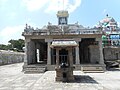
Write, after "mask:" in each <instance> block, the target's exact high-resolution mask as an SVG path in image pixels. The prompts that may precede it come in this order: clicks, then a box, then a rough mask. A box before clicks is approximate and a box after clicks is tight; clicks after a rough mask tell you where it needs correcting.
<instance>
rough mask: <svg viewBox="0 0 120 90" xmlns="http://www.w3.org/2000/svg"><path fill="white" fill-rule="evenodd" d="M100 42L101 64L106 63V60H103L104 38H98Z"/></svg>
mask: <svg viewBox="0 0 120 90" xmlns="http://www.w3.org/2000/svg"><path fill="white" fill-rule="evenodd" d="M96 39H97V40H96V41H98V44H99V51H100V61H99V63H100V64H104V60H103V48H102V38H96Z"/></svg>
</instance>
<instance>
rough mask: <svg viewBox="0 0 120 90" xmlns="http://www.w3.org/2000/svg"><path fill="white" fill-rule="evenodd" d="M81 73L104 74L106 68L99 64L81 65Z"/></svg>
mask: <svg viewBox="0 0 120 90" xmlns="http://www.w3.org/2000/svg"><path fill="white" fill-rule="evenodd" d="M81 71H83V72H85V73H102V72H105V66H104V65H98V64H95V65H94V64H89V65H81Z"/></svg>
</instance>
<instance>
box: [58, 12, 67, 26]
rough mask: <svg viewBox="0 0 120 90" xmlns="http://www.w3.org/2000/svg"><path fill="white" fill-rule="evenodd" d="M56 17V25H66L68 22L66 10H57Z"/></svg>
mask: <svg viewBox="0 0 120 90" xmlns="http://www.w3.org/2000/svg"><path fill="white" fill-rule="evenodd" d="M57 17H58V25H66V24H68V17H69V14H68V11H65V10H61V11H58V12H57Z"/></svg>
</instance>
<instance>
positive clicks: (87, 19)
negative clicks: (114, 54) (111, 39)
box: [0, 0, 120, 44]
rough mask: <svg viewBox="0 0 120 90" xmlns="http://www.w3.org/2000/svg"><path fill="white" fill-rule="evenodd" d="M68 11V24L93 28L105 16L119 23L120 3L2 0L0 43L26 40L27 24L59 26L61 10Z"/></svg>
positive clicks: (116, 0) (115, 0)
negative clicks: (58, 20) (24, 35)
mask: <svg viewBox="0 0 120 90" xmlns="http://www.w3.org/2000/svg"><path fill="white" fill-rule="evenodd" d="M62 9H64V10H68V11H69V13H70V16H69V23H76V22H79V24H81V25H83V26H86V27H87V26H90V27H93V26H94V25H96V24H97V23H98V22H99V21H100V20H101V19H103V18H105V17H106V14H108V15H109V16H112V17H114V19H115V20H116V21H117V22H120V0H64V4H63V0H0V44H7V42H8V41H9V40H10V39H19V38H23V37H22V36H21V33H22V32H23V31H24V27H25V24H26V23H27V24H28V25H31V26H33V27H34V28H36V27H38V28H41V27H42V26H44V25H46V24H47V23H48V22H51V23H52V24H57V17H56V13H57V11H58V10H62Z"/></svg>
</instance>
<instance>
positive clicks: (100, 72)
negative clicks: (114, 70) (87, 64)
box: [83, 71, 104, 73]
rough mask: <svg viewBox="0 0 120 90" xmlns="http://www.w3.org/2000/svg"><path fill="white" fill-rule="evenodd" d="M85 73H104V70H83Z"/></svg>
mask: <svg viewBox="0 0 120 90" xmlns="http://www.w3.org/2000/svg"><path fill="white" fill-rule="evenodd" d="M83 72H84V73H104V71H83Z"/></svg>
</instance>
